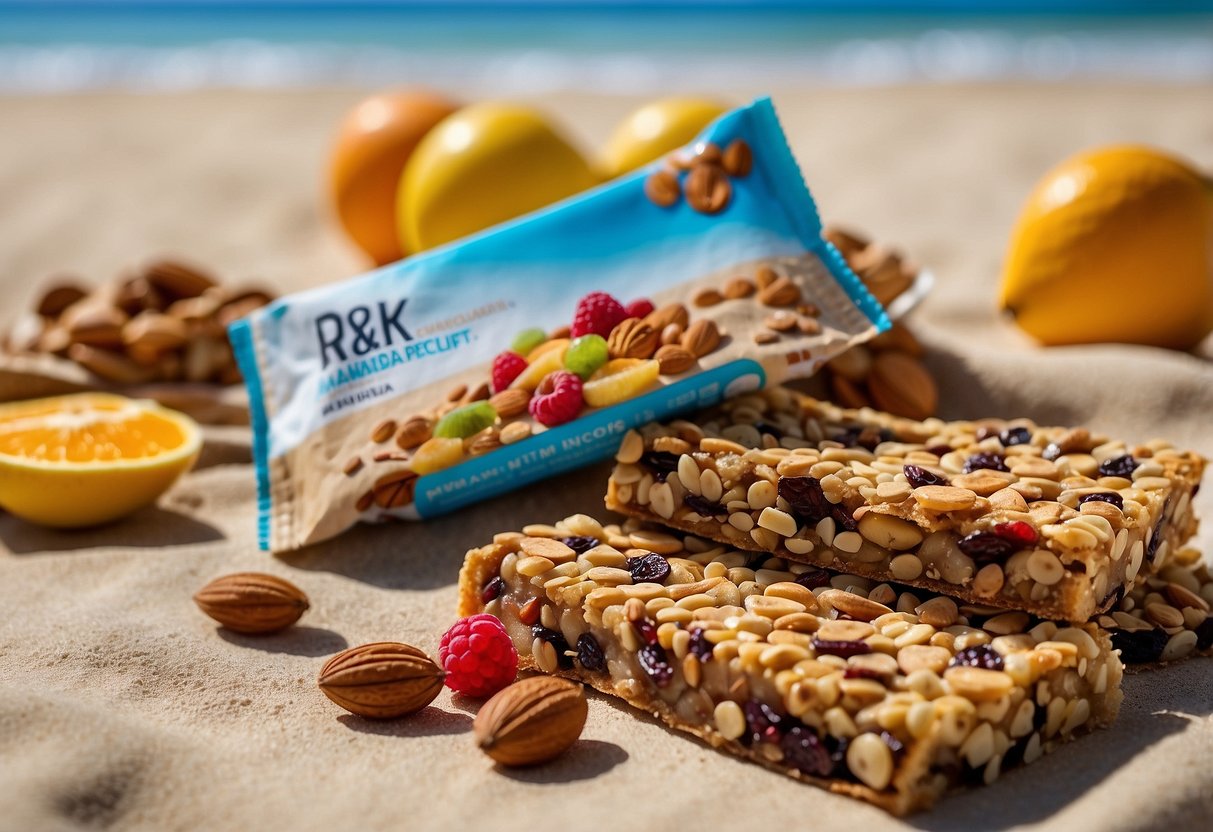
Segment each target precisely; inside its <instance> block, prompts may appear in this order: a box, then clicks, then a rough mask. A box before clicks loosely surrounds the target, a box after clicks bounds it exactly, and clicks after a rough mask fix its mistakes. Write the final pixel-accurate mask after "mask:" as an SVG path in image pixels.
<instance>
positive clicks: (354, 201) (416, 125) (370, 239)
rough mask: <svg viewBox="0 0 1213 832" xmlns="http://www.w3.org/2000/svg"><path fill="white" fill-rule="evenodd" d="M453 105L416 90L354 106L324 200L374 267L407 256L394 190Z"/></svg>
mask: <svg viewBox="0 0 1213 832" xmlns="http://www.w3.org/2000/svg"><path fill="white" fill-rule="evenodd" d="M457 108H458V105H457V104H455V103H453V102H451V101H448V100H446V99H445V98H442V97H440V96H438V95H435V94H433V93H429V92H424V91H422V90H406V91H402V92H392V93H381V94H379V95H373V96H371V97H370V98H367V99H365V100H364V101H362V102H361V103H359V104H358V106H357V107H355V108H354V109H353V110H351V111H350V113H349V115H347V116H346V117H345V120H344V121H342V122H341V127H340V128H339V129H338V133H337V141H336V142H335V143H334V145H333V150H332V154H331V155H330V157H329V200H330V201H331V202H332V205H333V210H334V212H335V213H336V214H337V219H338V220H340V222H341V225H342V227H343V228H344V229H345V231H346V233H347V234H349V236H350V238H351V239H352V240H353V241H354V242H355V243H356V244H357V245H358V247H359V248H361V249H362V250H363V251H365V252H366V253H367V255H368V256H369V257H370V258H371V259H372V260H374V261H375V263H376V265H383V264H384V263H391V262H394V261H396V260H399V259H400V258H401V257H403V256H404V255H405V254H406V253H407V252H406V251H405V250H404V249H402V248H401V246H400V238H399V236H398V235H397V234H396V227H397V219H398V218H397V217H396V187H397V185H398V184H399V183H400V174H401V171H403V170H404V163H405V162H407V161H408V158H409V156H411V155H412V153H413V149H414V148H416V147H417V143H418V142H420V141H421V139H422V137H423V136H425V134H426V133H428V132H429V131H430V129H431V128H433V126H434V125H435V124H437V123H438V122H440V121H442V119H444V118H446V117H447V116H449V115H450V114H451V113H453V112H455V110H456V109H457Z"/></svg>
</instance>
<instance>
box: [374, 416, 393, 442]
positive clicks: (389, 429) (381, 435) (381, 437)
mask: <svg viewBox="0 0 1213 832" xmlns="http://www.w3.org/2000/svg"><path fill="white" fill-rule="evenodd" d="M395 432H396V420H395V419H384V420H383V421H381V422H380V423H379V424H377V425H375V427H373V428H371V441H372V442H374V443H376V444H379V443H381V442H386V441H388V440H389V439H391V438H392V434H394V433H395Z"/></svg>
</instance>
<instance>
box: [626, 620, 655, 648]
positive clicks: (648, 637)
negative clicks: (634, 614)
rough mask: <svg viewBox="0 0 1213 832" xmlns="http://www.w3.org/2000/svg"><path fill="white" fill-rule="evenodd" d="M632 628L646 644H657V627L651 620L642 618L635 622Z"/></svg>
mask: <svg viewBox="0 0 1213 832" xmlns="http://www.w3.org/2000/svg"><path fill="white" fill-rule="evenodd" d="M632 627H634V628H635V629H636V635H637V636H638V637H639V638H640V640H641V641H642V642H644V643H645V644H656V643H657V625H656V624H655V623H654V622H653V620H652V619H651V618H641V619H640V620H639V621H633V622H632Z"/></svg>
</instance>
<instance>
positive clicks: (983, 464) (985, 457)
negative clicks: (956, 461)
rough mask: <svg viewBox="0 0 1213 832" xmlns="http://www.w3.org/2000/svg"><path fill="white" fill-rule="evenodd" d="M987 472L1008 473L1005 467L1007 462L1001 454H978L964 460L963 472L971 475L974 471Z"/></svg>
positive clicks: (1008, 469)
mask: <svg viewBox="0 0 1213 832" xmlns="http://www.w3.org/2000/svg"><path fill="white" fill-rule="evenodd" d="M983 469H985V470H989V471H1010V470H1011V469H1010V468H1008V467H1007V461H1006V460H1005V459H1004V458H1003V456H1002V455H1001V454H990V453H984V452H983V453H979V454H973V455H972V456H971V457H969V458H968V459H966V460H965V466H964V472H965V473H966V474H972V473H973V472H974V471H981V470H983Z"/></svg>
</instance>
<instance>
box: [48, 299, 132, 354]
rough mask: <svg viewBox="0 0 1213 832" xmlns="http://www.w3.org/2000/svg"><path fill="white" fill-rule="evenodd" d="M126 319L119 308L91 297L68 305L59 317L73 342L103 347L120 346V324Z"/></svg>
mask: <svg viewBox="0 0 1213 832" xmlns="http://www.w3.org/2000/svg"><path fill="white" fill-rule="evenodd" d="M126 321H127V315H126V313H125V312H123V311H122V310H121V309H119V308H118V307H116V306H110V305H109V304H107V303H105V302H103V301H99V300H97V299H94V298H91V297H89V298H85V299H84V300H82V301H79V302H77V303H74V304H72V305H71V306H69V307H68V308H67V309H65V310H64V312H63V315H62V317H60V319H59V322H60V323H61V324H62V325H63V326H64V327H65V328H66V329H67V333H68V335H69V336H71V341H72V343H73V344H88V345H89V346H91V347H104V348H118V347H121V346H122V326H123V324H125V323H126Z"/></svg>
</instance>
